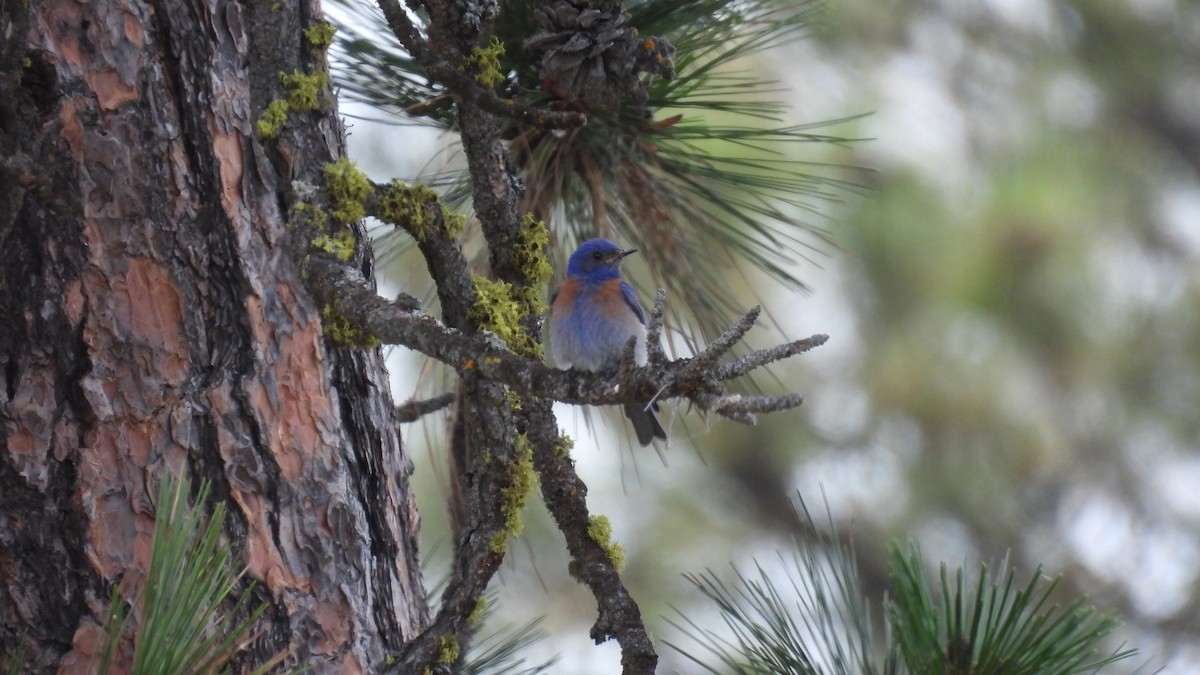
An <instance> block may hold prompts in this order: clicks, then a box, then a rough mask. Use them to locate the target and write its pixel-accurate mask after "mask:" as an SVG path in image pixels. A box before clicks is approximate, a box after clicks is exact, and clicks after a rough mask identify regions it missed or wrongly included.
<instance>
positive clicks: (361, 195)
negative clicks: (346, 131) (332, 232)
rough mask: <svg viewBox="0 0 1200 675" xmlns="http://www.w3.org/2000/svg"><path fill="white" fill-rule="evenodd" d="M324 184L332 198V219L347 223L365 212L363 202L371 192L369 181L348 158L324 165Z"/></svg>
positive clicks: (360, 216)
mask: <svg viewBox="0 0 1200 675" xmlns="http://www.w3.org/2000/svg"><path fill="white" fill-rule="evenodd" d="M325 186H326V188H328V190H329V196H330V197H332V198H333V219H334V220H336V221H337V222H339V223H349V222H353V221H355V220H358V219H359V218H362V217H363V216H365V215H366V214H367V212H366V209H364V208H363V202H364V201H365V200H366V198H367V196H368V195H370V194H371V181H370V180H369V179H368V178H367V175H366V174H364V173H363V172H361V171H359V170H358V167H356V166H354V162H351V161H350V159H349V158H347V157H343V158H341V159H339V160H338V161H336V162H333V163H332V164H326V165H325Z"/></svg>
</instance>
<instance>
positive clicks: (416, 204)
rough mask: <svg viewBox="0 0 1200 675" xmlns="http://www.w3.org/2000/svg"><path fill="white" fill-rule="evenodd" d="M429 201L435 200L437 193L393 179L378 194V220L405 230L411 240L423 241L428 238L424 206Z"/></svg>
mask: <svg viewBox="0 0 1200 675" xmlns="http://www.w3.org/2000/svg"><path fill="white" fill-rule="evenodd" d="M431 199H437V193H436V192H434V191H433V190H431V189H429V188H427V187H425V186H424V185H409V184H408V183H405V182H404V181H402V180H400V179H398V178H393V179H392V182H390V183H388V184H387V187H385V188H383V190H382V191H381V192H380V193H379V218H380V219H381V220H383V221H384V222H388V223H391V224H393V225H397V226H400V227H403V228H405V229H406V230H408V232H409V233H410V234H412V236H413V239H416V240H417V241H425V239H426V238H427V237H428V236H429V227H428V222H426V219H425V204H426V203H427V202H428V201H429V200H431Z"/></svg>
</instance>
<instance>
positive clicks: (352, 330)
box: [321, 305, 379, 349]
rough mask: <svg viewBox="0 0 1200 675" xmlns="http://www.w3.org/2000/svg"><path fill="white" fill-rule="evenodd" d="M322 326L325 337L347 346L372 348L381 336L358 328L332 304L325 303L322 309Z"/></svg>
mask: <svg viewBox="0 0 1200 675" xmlns="http://www.w3.org/2000/svg"><path fill="white" fill-rule="evenodd" d="M321 326H322V328H323V329H324V331H325V337H327V338H329V339H330V340H333V341H334V342H337V343H338V344H343V345H346V346H347V347H353V348H355V349H370V348H371V347H374V346H376V345H378V344H379V338H377V337H375V336H374V335H371V334H370V333H368V332H366V331H364V330H361V329H359V328H356V327H355V326H354V325H353V324H351V323H350V320H349V319H347V318H346V317H345V316H343V315H342V313H341V312H339V311H338V310H337V309H336V308H334V307H333V306H332V305H325V307H323V308H322V309H321Z"/></svg>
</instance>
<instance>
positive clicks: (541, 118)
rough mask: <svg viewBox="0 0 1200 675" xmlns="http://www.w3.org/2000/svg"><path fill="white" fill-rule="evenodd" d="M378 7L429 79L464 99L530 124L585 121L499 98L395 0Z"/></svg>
mask: <svg viewBox="0 0 1200 675" xmlns="http://www.w3.org/2000/svg"><path fill="white" fill-rule="evenodd" d="M378 4H379V8H380V9H382V10H383V16H384V18H385V19H386V20H387V23H388V26H389V27H390V28H391V29H392V33H394V34H395V36H396V38H397V39H398V40H400V44H402V45H403V46H404V48H405V49H406V50H408V53H409V54H412V56H413V58H414V59H416V60H417V62H418V63H420V64H421V67H422V68H424V69H425V74H426V75H427V76H428V77H429V78H430V79H431V80H436V81H438V82H441V83H442V84H444V85H445V86H446V87H447V88H448V89H449V90H450V91H451V92H452V93H453V94H454V95H455V96H456V97H457V98H458V99H459V101H461V102H463V103H470V104H474V105H476V106H479V107H480V108H481V109H483V110H485V111H487V112H489V113H492V114H493V115H499V116H501V117H509V118H512V119H515V120H517V121H520V122H524V123H525V124H529V125H531V126H536V127H539V128H542V129H573V128H575V127H581V126H583V125H585V124H587V116H586V115H584V114H582V113H578V112H573V111H567V110H545V109H542V108H537V107H535V106H530V105H525V104H523V103H517V102H516V101H514V100H512V99H504V98H500V97H499V96H497V95H496V93H495V92H494V91H492V90H491V89H487V88H485V87H483V86H482V85H480V84H479V83H478V82H476V81H475V78H473V77H471V76H469V75H467V74H466V73H464V72H462V71H460V70H459V69H458V68H455V67H454V66H452V65H450V63H448V62H447V61H446V60H445V59H444V58H442V57H441V56H440V55H438V54H437V52H436V50H435V49H434V48H433V46H432V45H431V44H430V43H429V41H427V40H426V39H425V38H424V37H422V36H421V33H420V32H419V31H418V30H417V27H416V26H414V25H413V23H412V21H410V20H409V18H408V14H407V13H406V12H405V11H404V7H403V6H402V5H401V4H400V3H399V2H398V1H397V0H378Z"/></svg>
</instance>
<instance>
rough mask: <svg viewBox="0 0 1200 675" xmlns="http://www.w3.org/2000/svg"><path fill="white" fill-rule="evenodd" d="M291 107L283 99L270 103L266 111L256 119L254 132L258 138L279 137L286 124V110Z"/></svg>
mask: <svg viewBox="0 0 1200 675" xmlns="http://www.w3.org/2000/svg"><path fill="white" fill-rule="evenodd" d="M290 109H291V106H289V105H288V102H287V101H286V100H285V99H282V98H278V99H275V100H274V101H271V103H270V105H268V106H267V109H266V110H264V111H263V114H262V116H261V117H259V118H258V123H257V125H256V130H257V131H258V135H259V137H260V138H266V139H271V138H275V137H276V136H278V135H279V132H280V130H282V129H283V125H284V124H287V119H288V110H290Z"/></svg>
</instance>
